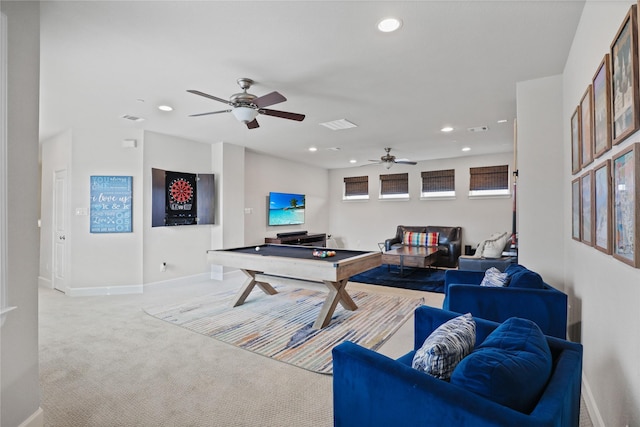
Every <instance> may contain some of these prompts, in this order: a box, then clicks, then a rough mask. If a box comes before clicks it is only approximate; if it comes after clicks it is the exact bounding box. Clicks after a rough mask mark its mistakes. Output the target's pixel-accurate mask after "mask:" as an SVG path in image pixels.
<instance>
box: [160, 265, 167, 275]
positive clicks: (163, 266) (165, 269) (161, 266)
mask: <svg viewBox="0 0 640 427" xmlns="http://www.w3.org/2000/svg"><path fill="white" fill-rule="evenodd" d="M160 271H162V272H163V273H164V272H165V271H167V263H166V262H163V263H161V264H160Z"/></svg>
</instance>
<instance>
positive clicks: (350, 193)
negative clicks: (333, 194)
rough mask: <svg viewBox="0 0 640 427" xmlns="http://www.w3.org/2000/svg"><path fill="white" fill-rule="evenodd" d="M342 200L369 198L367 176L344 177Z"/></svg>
mask: <svg viewBox="0 0 640 427" xmlns="http://www.w3.org/2000/svg"><path fill="white" fill-rule="evenodd" d="M342 198H343V200H363V199H368V198H369V176H367V175H365V176H348V177H347V176H346V177H344V196H343V197H342Z"/></svg>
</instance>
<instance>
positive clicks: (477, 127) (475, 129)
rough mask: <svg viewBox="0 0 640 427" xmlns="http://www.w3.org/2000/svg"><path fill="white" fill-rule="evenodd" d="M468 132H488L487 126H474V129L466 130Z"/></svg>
mask: <svg viewBox="0 0 640 427" xmlns="http://www.w3.org/2000/svg"><path fill="white" fill-rule="evenodd" d="M467 130H468V131H469V132H486V131H488V130H489V126H476V127H474V128H469V129H467Z"/></svg>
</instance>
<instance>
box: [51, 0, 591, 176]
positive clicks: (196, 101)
mask: <svg viewBox="0 0 640 427" xmlns="http://www.w3.org/2000/svg"><path fill="white" fill-rule="evenodd" d="M583 6H584V1H583V0H580V1H578V0H571V1H544V0H539V1H515V0H513V1H478V0H476V1H387V2H383V1H279V2H276V1H189V2H188V1H160V2H151V1H131V2H130V1H110V2H99V1H79V2H72V1H60V2H58V1H45V2H42V4H41V21H42V26H41V118H40V132H41V138H43V139H44V138H48V137H50V136H53V135H55V134H56V133H58V132H60V131H62V130H65V129H68V128H73V127H82V128H95V129H96V130H98V129H103V128H114V127H130V128H139V129H146V130H151V131H156V132H161V133H166V134H170V135H176V136H180V137H184V138H188V139H191V140H195V141H201V142H207V143H215V142H221V141H224V142H227V143H231V144H237V145H242V146H246V147H247V148H248V149H251V150H254V151H257V152H263V153H268V154H271V155H274V156H277V157H282V158H285V159H290V160H293V161H296V162H302V163H308V164H313V165H317V166H321V167H325V168H330V169H333V168H343V167H352V166H354V165H353V164H350V163H349V160H350V159H356V160H357V161H358V163H356V164H355V165H356V166H358V165H362V164H369V162H368V160H369V159H378V158H379V157H380V156H382V155H383V154H384V147H392V148H393V150H392V154H395V155H396V156H397V157H398V158H405V159H410V160H415V161H420V160H429V159H438V158H449V157H456V156H460V155H465V156H467V155H479V154H488V153H502V152H509V151H511V150H512V147H513V121H514V118H515V117H516V82H519V81H525V80H530V79H535V78H540V77H546V76H550V75H556V74H560V73H561V72H562V71H563V68H564V63H565V60H566V57H567V54H568V50H569V47H570V45H571V42H572V40H573V35H574V32H575V29H576V26H577V23H578V20H579V18H580V14H581V13H582V8H583ZM387 16H395V17H398V18H400V19H402V21H403V26H402V27H401V29H400V30H399V31H397V32H395V33H391V34H384V33H380V32H379V31H377V29H376V24H377V22H378V21H379V20H380V19H381V18H383V17H387ZM239 77H249V78H252V79H253V80H255V81H256V83H255V85H254V86H253V87H252V88H251V89H250V90H249V92H250V93H253V94H255V95H257V96H261V95H264V94H267V93H269V92H271V91H278V92H280V93H281V94H282V95H284V96H285V97H287V99H288V100H287V101H286V102H284V103H281V104H277V105H274V106H272V107H269V108H273V109H277V110H284V111H290V112H295V113H302V114H306V118H305V120H304V121H303V122H296V121H291V120H285V119H281V118H275V117H267V116H264V115H260V116H258V121H259V123H260V127H259V128H257V129H252V130H249V129H247V128H246V126H245V125H243V124H242V123H240V122H238V121H236V120H235V118H234V117H233V115H232V114H230V113H226V114H216V115H209V116H202V117H188V115H190V114H195V113H202V112H208V111H216V110H222V109H225V107H226V105H225V104H222V103H219V102H216V101H214V100H210V99H207V98H203V97H199V96H196V95H193V94H190V93H187V92H186V90H187V89H197V90H200V91H203V92H206V93H209V94H212V95H215V96H217V97H220V98H224V99H227V98H228V97H229V96H230V95H231V94H233V93H236V92H239V91H240V88H239V87H238V85H237V84H236V79H238V78H239ZM159 104H169V105H171V106H173V107H174V111H172V112H169V113H167V112H162V111H159V110H158V109H157V106H158V105H159ZM125 114H127V115H133V116H138V117H143V118H145V121H144V122H140V123H136V122H131V121H129V120H125V119H123V118H122V116H123V115H125ZM343 118H344V119H347V120H349V121H351V122H353V123H355V124H357V125H358V127H357V128H353V129H348V130H342V131H332V130H330V129H327V128H325V127H323V126H320V125H319V124H320V123H322V122H327V121H332V120H337V119H343ZM501 119H502V120H507V122H506V123H502V124H500V123H498V120H501ZM445 125H451V126H453V127H454V129H455V130H454V131H453V132H451V133H449V134H443V133H442V132H440V129H441V128H442V127H443V126H445ZM540 125H541V126H544V123H541V124H540ZM478 126H488V127H489V130H488V131H486V132H469V131H468V130H467V129H468V128H471V127H478ZM311 146H315V147H317V148H318V151H317V152H315V153H312V152H309V151H308V148H309V147H311ZM464 146H468V147H470V148H471V151H469V152H467V153H462V152H461V148H462V147H464ZM336 149H339V150H336Z"/></svg>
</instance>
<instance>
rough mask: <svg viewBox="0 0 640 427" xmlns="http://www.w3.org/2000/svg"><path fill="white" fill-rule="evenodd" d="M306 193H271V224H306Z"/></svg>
mask: <svg viewBox="0 0 640 427" xmlns="http://www.w3.org/2000/svg"><path fill="white" fill-rule="evenodd" d="M304 206H305V200H304V194H293V193H274V192H271V193H269V225H295V224H304Z"/></svg>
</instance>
